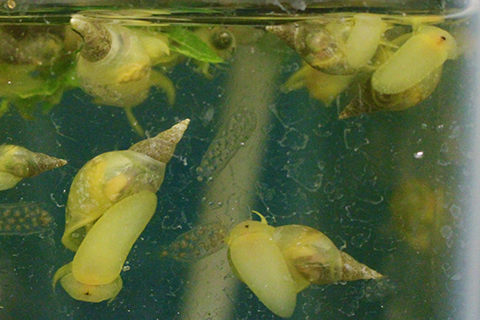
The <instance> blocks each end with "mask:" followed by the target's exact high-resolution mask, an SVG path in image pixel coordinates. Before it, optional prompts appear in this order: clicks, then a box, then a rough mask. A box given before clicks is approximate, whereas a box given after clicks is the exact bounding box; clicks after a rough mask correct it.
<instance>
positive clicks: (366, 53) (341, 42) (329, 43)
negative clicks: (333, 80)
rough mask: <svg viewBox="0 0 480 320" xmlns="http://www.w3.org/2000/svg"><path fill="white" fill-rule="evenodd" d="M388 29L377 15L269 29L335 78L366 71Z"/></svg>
mask: <svg viewBox="0 0 480 320" xmlns="http://www.w3.org/2000/svg"><path fill="white" fill-rule="evenodd" d="M387 28H388V24H387V23H386V22H384V21H383V20H382V18H381V17H380V16H379V15H374V14H356V15H353V17H352V18H351V19H349V20H346V19H341V20H339V21H330V22H329V21H325V20H310V21H303V22H295V23H290V24H285V25H278V26H268V27H266V29H267V30H268V31H270V32H272V33H273V34H275V35H277V36H278V37H280V38H281V39H282V40H284V41H285V43H286V44H287V45H289V46H290V47H291V48H293V49H294V50H295V51H297V52H298V53H299V54H300V56H301V57H302V58H303V59H304V60H305V62H307V63H308V64H309V65H310V66H312V67H313V68H315V69H317V70H320V71H322V72H324V73H328V74H333V75H348V74H354V73H356V72H358V71H359V70H361V69H362V68H365V67H366V66H367V65H368V64H369V63H370V60H371V59H372V58H373V56H374V55H375V52H376V51H377V48H378V46H379V45H380V44H381V41H382V35H383V33H384V31H385V30H386V29H387Z"/></svg>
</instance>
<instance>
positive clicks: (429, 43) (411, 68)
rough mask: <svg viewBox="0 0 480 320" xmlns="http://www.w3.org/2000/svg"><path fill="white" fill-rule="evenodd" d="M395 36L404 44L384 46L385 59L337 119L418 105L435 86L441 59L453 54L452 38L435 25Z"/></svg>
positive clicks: (454, 47) (442, 62)
mask: <svg viewBox="0 0 480 320" xmlns="http://www.w3.org/2000/svg"><path fill="white" fill-rule="evenodd" d="M399 38H400V40H401V41H404V43H402V44H401V46H400V48H399V49H398V50H396V51H394V52H392V51H393V50H394V48H393V47H390V48H385V50H384V51H383V56H384V59H385V62H384V63H382V64H381V65H380V67H378V69H377V70H376V71H375V72H374V73H373V75H372V77H371V79H368V80H367V81H366V82H365V83H363V84H361V86H360V93H359V95H358V96H357V97H356V98H354V99H353V100H352V102H351V103H350V104H349V105H348V106H347V107H346V108H345V109H344V110H343V111H342V113H341V114H340V118H341V119H343V118H347V117H350V116H355V115H359V114H362V113H372V112H376V111H380V110H389V111H397V110H403V109H407V108H411V107H413V106H415V105H417V104H419V103H420V102H421V101H423V100H425V99H426V98H427V97H428V96H430V94H431V93H432V92H433V91H434V90H435V88H436V87H437V85H438V83H439V81H440V78H441V74H442V69H443V64H444V63H445V61H446V60H447V59H454V58H456V56H457V45H456V41H455V39H454V38H453V37H452V36H451V35H450V34H449V33H448V32H447V31H445V30H443V29H440V28H438V27H434V26H420V27H419V28H418V30H416V31H415V32H414V33H413V34H412V35H406V36H405V35H403V36H400V37H399Z"/></svg>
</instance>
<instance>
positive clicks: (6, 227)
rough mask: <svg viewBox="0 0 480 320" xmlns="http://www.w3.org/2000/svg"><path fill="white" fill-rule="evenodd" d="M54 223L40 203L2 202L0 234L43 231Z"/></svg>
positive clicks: (0, 207)
mask: <svg viewBox="0 0 480 320" xmlns="http://www.w3.org/2000/svg"><path fill="white" fill-rule="evenodd" d="M52 223H53V218H52V216H51V215H50V213H49V212H48V211H47V210H45V209H44V208H43V205H42V204H40V203H34V202H19V203H12V204H0V235H21V236H25V235H29V234H34V233H42V232H44V231H46V230H47V228H48V227H49V226H50V225H51V224H52Z"/></svg>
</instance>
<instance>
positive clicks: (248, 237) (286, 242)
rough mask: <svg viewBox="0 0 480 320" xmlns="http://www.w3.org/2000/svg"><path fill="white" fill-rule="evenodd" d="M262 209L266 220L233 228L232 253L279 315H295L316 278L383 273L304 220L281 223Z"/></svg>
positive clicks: (239, 271) (244, 277)
mask: <svg viewBox="0 0 480 320" xmlns="http://www.w3.org/2000/svg"><path fill="white" fill-rule="evenodd" d="M257 214H258V213H257ZM258 215H259V216H260V218H261V221H260V222H259V221H252V220H247V221H244V222H241V223H240V224H238V225H236V226H235V227H234V228H233V229H232V230H231V232H230V235H229V236H228V238H227V244H228V247H229V249H228V259H229V262H230V266H231V267H232V269H233V271H234V273H235V274H236V275H237V276H238V278H239V279H240V280H241V281H243V282H244V283H245V284H246V285H247V286H248V287H249V288H250V289H251V290H252V291H253V293H255V295H256V296H257V297H258V299H259V300H260V301H262V302H263V304H265V306H266V307H267V308H268V309H270V310H271V311H272V312H273V313H275V314H276V315H278V316H280V317H284V318H288V317H290V316H291V315H292V314H293V312H294V310H295V305H296V298H297V293H298V292H300V291H302V290H303V289H305V288H306V287H308V286H309V285H310V284H311V283H313V284H328V283H334V282H337V281H352V280H359V279H378V278H381V277H382V275H381V274H379V273H378V272H376V271H374V270H372V269H370V268H368V267H367V266H365V265H364V264H361V263H359V262H357V261H356V260H355V259H353V258H352V257H351V256H350V255H348V254H346V253H344V252H342V251H340V250H338V249H337V248H336V247H335V245H334V244H333V242H332V241H331V240H330V239H329V238H328V237H327V236H325V235H324V234H323V233H321V232H320V231H318V230H315V229H313V228H310V227H306V226H301V225H287V226H282V227H276V228H275V227H272V226H269V225H268V224H267V221H266V219H265V218H264V217H263V216H262V215H260V214H258Z"/></svg>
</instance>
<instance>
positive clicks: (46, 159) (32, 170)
mask: <svg viewBox="0 0 480 320" xmlns="http://www.w3.org/2000/svg"><path fill="white" fill-rule="evenodd" d="M66 163H67V161H66V160H63V159H58V158H54V157H51V156H49V155H46V154H43V153H37V152H32V151H30V150H27V149H25V148H23V147H20V146H15V145H9V144H3V145H0V191H1V190H6V189H10V188H13V187H14V186H15V185H16V184H17V183H18V182H20V181H21V180H22V179H23V178H29V177H33V176H36V175H38V174H40V173H42V172H44V171H48V170H51V169H55V168H58V167H61V166H64V165H65V164H66Z"/></svg>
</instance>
